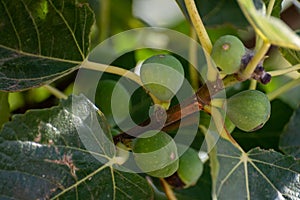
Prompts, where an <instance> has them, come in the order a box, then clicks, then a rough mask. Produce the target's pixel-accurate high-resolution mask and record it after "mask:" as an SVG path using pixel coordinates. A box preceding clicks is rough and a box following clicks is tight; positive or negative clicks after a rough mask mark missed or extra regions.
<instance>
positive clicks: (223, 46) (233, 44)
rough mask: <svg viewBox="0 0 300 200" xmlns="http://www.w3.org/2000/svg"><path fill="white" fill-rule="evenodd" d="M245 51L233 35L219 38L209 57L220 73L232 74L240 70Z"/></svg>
mask: <svg viewBox="0 0 300 200" xmlns="http://www.w3.org/2000/svg"><path fill="white" fill-rule="evenodd" d="M245 52H246V50H245V47H244V45H243V43H242V42H241V40H240V39H239V38H237V37H235V36H233V35H225V36H222V37H220V38H219V39H218V40H217V41H216V42H215V44H214V46H213V49H212V52H211V57H212V59H213V60H214V62H215V63H216V65H217V66H218V67H219V68H220V69H221V70H222V73H225V74H232V73H235V72H237V71H238V70H239V69H240V64H241V59H242V57H243V55H244V54H245Z"/></svg>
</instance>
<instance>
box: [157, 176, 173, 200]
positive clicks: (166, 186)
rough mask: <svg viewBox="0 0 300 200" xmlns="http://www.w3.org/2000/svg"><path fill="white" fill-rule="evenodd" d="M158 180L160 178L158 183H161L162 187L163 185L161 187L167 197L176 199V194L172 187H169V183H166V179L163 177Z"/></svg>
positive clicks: (171, 199)
mask: <svg viewBox="0 0 300 200" xmlns="http://www.w3.org/2000/svg"><path fill="white" fill-rule="evenodd" d="M159 180H160V183H161V185H162V187H163V189H164V192H165V194H166V196H167V198H168V199H169V200H177V198H176V196H175V194H174V192H173V190H172V188H171V187H170V185H169V184H168V183H167V181H165V179H163V178H160V179H159Z"/></svg>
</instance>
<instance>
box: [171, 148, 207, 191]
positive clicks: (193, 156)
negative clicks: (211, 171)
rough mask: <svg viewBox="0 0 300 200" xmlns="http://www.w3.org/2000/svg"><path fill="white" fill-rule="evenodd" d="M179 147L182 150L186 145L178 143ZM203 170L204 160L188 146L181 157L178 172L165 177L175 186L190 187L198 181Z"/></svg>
mask: <svg viewBox="0 0 300 200" xmlns="http://www.w3.org/2000/svg"><path fill="white" fill-rule="evenodd" d="M177 147H178V149H179V150H180V149H182V148H183V147H184V146H183V145H178V146H177ZM185 148H187V147H185ZM202 172H203V162H202V161H201V159H200V158H199V156H198V152H197V151H196V150H194V149H192V148H189V147H188V148H187V150H186V151H185V152H184V153H183V154H182V155H181V156H180V158H179V167H178V170H177V172H176V173H174V174H173V175H172V176H170V177H167V178H165V179H166V181H167V182H168V183H169V184H170V185H171V186H173V187H175V188H188V187H190V186H192V185H195V184H196V183H197V181H198V179H199V178H200V176H201V174H202Z"/></svg>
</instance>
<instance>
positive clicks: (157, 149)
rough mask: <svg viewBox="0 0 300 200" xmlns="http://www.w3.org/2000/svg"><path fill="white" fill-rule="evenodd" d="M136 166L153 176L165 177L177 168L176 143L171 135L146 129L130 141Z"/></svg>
mask: <svg viewBox="0 0 300 200" xmlns="http://www.w3.org/2000/svg"><path fill="white" fill-rule="evenodd" d="M132 151H133V155H134V160H135V162H136V164H137V166H138V167H139V168H140V169H141V170H142V171H143V172H145V173H147V174H149V175H151V176H154V177H167V176H170V175H172V174H173V173H174V172H175V171H176V170H177V169H178V163H179V161H178V154H177V147H176V144H175V142H174V140H173V138H172V137H171V136H169V135H168V134H166V133H165V132H162V131H155V130H152V131H148V132H146V133H144V134H142V135H141V137H139V138H136V139H135V140H134V141H133V143H132Z"/></svg>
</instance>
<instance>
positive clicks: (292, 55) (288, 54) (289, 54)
mask: <svg viewBox="0 0 300 200" xmlns="http://www.w3.org/2000/svg"><path fill="white" fill-rule="evenodd" d="M280 51H281V53H282V55H283V57H284V58H285V59H286V60H287V61H289V62H290V63H291V65H297V64H299V63H300V51H296V50H292V49H284V48H281V49H280Z"/></svg>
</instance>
